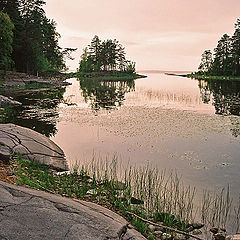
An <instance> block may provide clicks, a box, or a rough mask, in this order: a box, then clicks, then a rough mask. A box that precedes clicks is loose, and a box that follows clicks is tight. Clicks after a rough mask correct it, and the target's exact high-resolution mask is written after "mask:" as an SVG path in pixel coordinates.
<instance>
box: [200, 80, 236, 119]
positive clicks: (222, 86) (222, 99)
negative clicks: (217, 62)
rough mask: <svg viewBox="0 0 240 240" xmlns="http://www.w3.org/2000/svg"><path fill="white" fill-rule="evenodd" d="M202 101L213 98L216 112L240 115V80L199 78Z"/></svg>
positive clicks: (206, 101) (205, 101) (208, 100)
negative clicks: (207, 79)
mask: <svg viewBox="0 0 240 240" xmlns="http://www.w3.org/2000/svg"><path fill="white" fill-rule="evenodd" d="M198 86H199V88H200V92H201V97H202V101H203V102H204V103H209V102H210V100H211V98H212V99H213V105H214V107H215V111H216V112H215V113H216V114H220V115H236V116H240V82H238V81H217V80H216V81H205V80H199V85H198Z"/></svg>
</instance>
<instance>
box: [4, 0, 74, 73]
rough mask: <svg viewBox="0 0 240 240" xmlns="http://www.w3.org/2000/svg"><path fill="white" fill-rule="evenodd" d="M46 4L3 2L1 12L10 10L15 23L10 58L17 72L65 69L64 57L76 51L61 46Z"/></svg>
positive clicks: (22, 0) (35, 0) (38, 0)
mask: <svg viewBox="0 0 240 240" xmlns="http://www.w3.org/2000/svg"><path fill="white" fill-rule="evenodd" d="M44 4H45V1H41V0H31V1H27V0H11V1H3V3H2V4H1V5H0V11H3V12H5V13H7V14H8V15H9V16H10V18H11V20H12V22H13V24H14V26H15V28H14V39H13V45H12V46H13V52H12V56H11V57H12V60H13V62H14V63H15V68H16V70H17V71H20V72H26V73H30V74H37V73H38V72H43V71H47V70H48V69H55V70H58V71H60V70H64V69H65V68H66V65H65V58H66V57H70V56H69V54H70V52H72V51H73V50H74V49H70V48H67V49H62V48H61V47H59V42H58V41H59V38H60V35H59V34H58V33H57V31H56V23H55V22H54V21H53V20H50V19H48V18H47V16H46V14H45V11H44V10H43V6H44ZM8 52H9V53H10V54H11V51H8Z"/></svg>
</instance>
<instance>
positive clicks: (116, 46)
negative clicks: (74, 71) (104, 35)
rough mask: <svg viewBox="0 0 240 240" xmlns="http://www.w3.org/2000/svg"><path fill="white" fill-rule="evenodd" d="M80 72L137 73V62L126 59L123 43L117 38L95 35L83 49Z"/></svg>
mask: <svg viewBox="0 0 240 240" xmlns="http://www.w3.org/2000/svg"><path fill="white" fill-rule="evenodd" d="M78 70H79V72H99V71H104V72H106V71H119V72H127V73H135V62H132V61H129V60H127V59H126V53H125V50H124V47H123V46H122V44H120V43H119V42H118V41H117V40H116V39H114V40H111V39H107V40H104V41H102V40H100V39H99V37H98V36H94V38H93V39H92V41H91V44H90V45H88V46H87V47H86V48H84V50H83V54H82V56H81V61H80V64H79V69H78Z"/></svg>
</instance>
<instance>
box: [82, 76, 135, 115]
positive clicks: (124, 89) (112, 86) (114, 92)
mask: <svg viewBox="0 0 240 240" xmlns="http://www.w3.org/2000/svg"><path fill="white" fill-rule="evenodd" d="M80 88H81V90H82V95H83V97H84V100H85V102H86V103H87V102H90V106H91V108H92V110H93V111H94V112H95V113H97V112H98V111H99V110H100V109H106V110H112V109H116V108H118V107H120V106H122V104H123V101H124V100H125V94H126V93H128V92H131V91H134V90H135V81H134V80H129V81H100V80H91V79H89V80H80Z"/></svg>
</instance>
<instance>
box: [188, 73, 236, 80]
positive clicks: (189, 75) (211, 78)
mask: <svg viewBox="0 0 240 240" xmlns="http://www.w3.org/2000/svg"><path fill="white" fill-rule="evenodd" d="M187 77H188V78H195V79H198V80H221V81H226V80H227V81H240V76H239V77H233V76H206V75H198V74H187Z"/></svg>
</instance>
